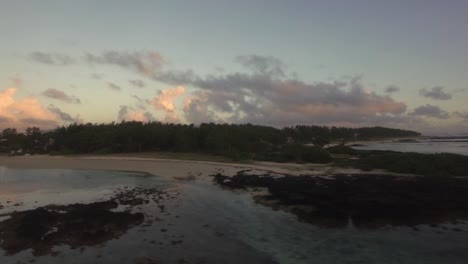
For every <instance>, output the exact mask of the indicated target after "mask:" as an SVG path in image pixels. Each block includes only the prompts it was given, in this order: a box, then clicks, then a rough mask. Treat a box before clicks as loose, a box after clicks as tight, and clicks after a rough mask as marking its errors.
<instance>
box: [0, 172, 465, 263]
mask: <svg viewBox="0 0 468 264" xmlns="http://www.w3.org/2000/svg"><path fill="white" fill-rule="evenodd" d="M125 186H142V187H146V188H150V187H159V188H163V189H164V190H165V191H166V192H167V193H168V194H169V195H170V196H171V197H173V198H171V199H168V200H166V201H165V202H164V205H165V211H164V212H161V211H160V210H158V208H156V207H155V205H153V204H147V205H141V206H136V207H135V208H134V209H133V211H134V212H143V213H144V214H145V215H146V219H153V220H154V219H158V220H156V221H152V222H151V223H149V224H145V225H141V226H137V227H133V228H131V229H129V230H128V231H127V232H126V233H125V234H124V235H123V236H121V237H119V238H117V239H112V240H109V241H106V242H105V243H103V244H101V245H98V246H95V247H83V248H78V249H71V248H69V247H68V246H66V245H61V246H57V247H56V248H54V249H55V250H56V251H57V252H58V254H57V255H56V256H50V255H49V256H40V257H34V256H33V255H32V252H31V251H30V250H28V251H23V252H20V253H18V254H16V255H12V256H6V255H4V253H5V252H3V251H2V249H0V263H2V264H4V263H5V264H8V263H21V262H23V263H28V262H29V261H31V260H34V263H150V262H142V261H143V260H147V259H152V260H155V261H156V260H157V261H160V263H299V264H301V263H304V264H305V263H383V264H385V263H453V264H457V263H460V264H461V263H467V262H466V261H467V259H468V244H467V242H466V241H468V232H467V231H458V232H457V231H453V230H451V228H452V226H451V225H450V224H447V225H445V228H447V229H441V228H431V227H428V226H420V227H418V229H419V231H416V230H414V229H412V228H394V227H388V228H384V229H379V230H356V229H355V228H354V227H353V226H352V225H350V226H349V227H347V228H345V229H322V228H319V227H315V226H313V225H310V224H307V223H303V222H300V221H298V220H297V219H296V217H295V216H293V215H291V214H289V213H286V212H283V211H274V210H272V209H271V208H269V207H265V206H262V205H258V204H256V203H254V202H253V199H252V197H251V195H250V194H249V193H246V192H232V191H229V190H224V189H221V188H219V187H218V186H215V185H213V184H212V183H211V182H210V181H209V180H207V179H206V180H203V179H201V180H196V181H177V180H172V179H166V178H163V177H158V176H151V175H146V174H141V173H130V172H116V171H87V170H83V171H81V170H16V169H9V168H4V167H0V202H1V204H3V205H4V206H5V207H4V208H3V209H0V215H2V214H8V213H10V212H12V211H14V210H16V211H22V210H27V209H32V208H35V207H38V206H44V205H48V204H52V203H53V204H70V203H76V202H81V203H89V202H93V201H104V200H106V199H108V197H109V194H110V193H112V192H113V191H114V190H116V189H117V188H122V187H125ZM6 201H10V203H8V204H6ZM15 204H16V206H15ZM6 217H8V216H3V218H6ZM0 220H1V219H0ZM457 227H458V228H461V229H463V230H468V227H467V226H460V225H458V226H457ZM162 229H164V230H166V231H164V232H162V231H161V230H162ZM0 238H1V237H0ZM172 241H182V242H180V243H177V244H173V243H172ZM139 261H140V262H139ZM153 263H158V262H153Z"/></svg>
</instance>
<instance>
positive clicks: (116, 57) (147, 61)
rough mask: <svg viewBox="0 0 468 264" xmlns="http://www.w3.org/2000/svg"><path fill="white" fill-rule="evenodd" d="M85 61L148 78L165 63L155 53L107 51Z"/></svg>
mask: <svg viewBox="0 0 468 264" xmlns="http://www.w3.org/2000/svg"><path fill="white" fill-rule="evenodd" d="M85 60H86V61H87V62H89V63H91V64H104V65H114V66H119V67H121V68H124V69H127V70H131V71H134V72H137V73H140V74H144V75H147V76H150V75H152V74H153V73H154V72H155V71H157V70H158V69H160V68H161V67H162V65H163V63H164V60H163V58H162V56H161V55H160V54H159V53H158V52H155V51H147V52H121V51H106V52H103V53H102V54H100V55H93V54H89V53H88V54H86V55H85Z"/></svg>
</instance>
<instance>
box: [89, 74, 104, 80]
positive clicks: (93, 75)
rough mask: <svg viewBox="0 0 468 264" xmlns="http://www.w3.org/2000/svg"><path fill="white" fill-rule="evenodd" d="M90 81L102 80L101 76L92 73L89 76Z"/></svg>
mask: <svg viewBox="0 0 468 264" xmlns="http://www.w3.org/2000/svg"><path fill="white" fill-rule="evenodd" d="M91 79H94V80H101V79H102V75H101V74H99V73H93V74H91Z"/></svg>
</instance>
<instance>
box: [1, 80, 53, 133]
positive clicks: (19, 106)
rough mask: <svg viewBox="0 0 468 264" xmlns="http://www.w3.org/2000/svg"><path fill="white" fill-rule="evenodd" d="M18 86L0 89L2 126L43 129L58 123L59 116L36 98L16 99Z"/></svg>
mask: <svg viewBox="0 0 468 264" xmlns="http://www.w3.org/2000/svg"><path fill="white" fill-rule="evenodd" d="M16 90H17V89H16V88H8V89H5V90H3V91H0V128H7V127H15V128H18V129H24V128H26V127H31V126H38V127H41V128H43V129H47V128H53V127H55V126H57V124H58V117H57V116H56V115H55V114H54V113H52V112H51V111H49V110H48V109H47V108H45V107H44V106H42V104H41V103H40V102H39V100H37V99H36V98H32V97H29V98H24V99H21V100H16V99H15V98H14V96H15V94H16Z"/></svg>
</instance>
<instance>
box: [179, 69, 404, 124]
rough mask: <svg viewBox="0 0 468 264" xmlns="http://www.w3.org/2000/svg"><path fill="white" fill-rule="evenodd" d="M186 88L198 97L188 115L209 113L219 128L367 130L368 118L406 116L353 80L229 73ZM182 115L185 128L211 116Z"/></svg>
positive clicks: (388, 100) (397, 106)
mask: <svg viewBox="0 0 468 264" xmlns="http://www.w3.org/2000/svg"><path fill="white" fill-rule="evenodd" d="M188 85H192V86H195V87H198V88H200V89H201V90H202V91H203V92H201V93H198V95H197V96H196V98H197V100H194V101H193V102H192V109H199V110H200V107H202V108H203V109H211V111H212V113H216V118H218V119H221V120H224V121H225V122H236V123H239V122H240V123H245V122H250V123H260V124H268V125H275V126H281V125H292V124H298V123H305V124H310V123H321V124H327V123H331V122H341V121H347V122H357V123H360V124H368V120H370V119H371V118H372V117H377V116H381V115H392V116H395V115H401V114H403V113H404V112H405V111H406V105H405V104H404V103H402V102H397V101H395V100H394V99H392V98H391V97H389V96H384V95H378V94H376V93H375V92H369V91H366V90H365V88H364V87H363V84H362V82H361V80H360V79H359V78H354V79H352V80H351V81H348V82H341V81H335V82H328V83H327V82H319V83H306V82H303V81H301V80H297V79H290V78H280V79H279V78H276V77H274V76H270V75H265V74H263V73H262V74H256V73H231V74H226V75H217V76H214V75H210V76H207V77H205V78H200V77H198V78H196V79H194V80H193V81H192V82H191V83H189V84H188ZM196 102H203V104H204V106H199V107H198V108H196V107H194V105H193V104H195V103H196ZM187 108H188V106H186V109H187ZM198 113H200V111H198ZM185 114H186V119H187V121H189V122H196V121H197V120H200V119H206V118H207V117H213V115H212V114H208V116H206V115H205V116H200V117H196V116H195V114H193V113H190V114H189V113H188V111H185ZM200 114H202V113H200ZM202 115H203V114H202Z"/></svg>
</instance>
